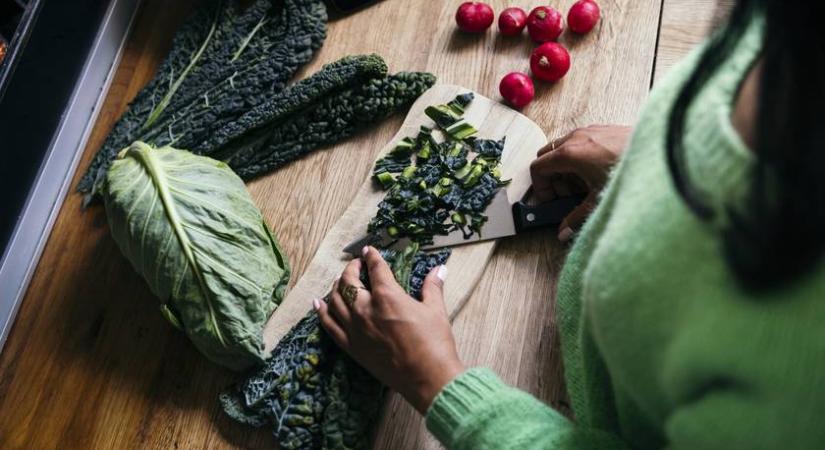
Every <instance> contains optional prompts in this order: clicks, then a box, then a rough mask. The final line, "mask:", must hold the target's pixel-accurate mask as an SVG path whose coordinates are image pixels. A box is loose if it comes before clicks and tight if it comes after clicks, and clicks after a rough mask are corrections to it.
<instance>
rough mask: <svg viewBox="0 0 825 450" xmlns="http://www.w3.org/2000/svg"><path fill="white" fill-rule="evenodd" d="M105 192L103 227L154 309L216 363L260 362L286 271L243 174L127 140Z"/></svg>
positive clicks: (283, 258)
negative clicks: (156, 301) (157, 305)
mask: <svg viewBox="0 0 825 450" xmlns="http://www.w3.org/2000/svg"><path fill="white" fill-rule="evenodd" d="M104 191H105V192H104V201H105V205H106V215H107V217H108V220H109V226H110V228H111V233H112V236H113V237H114V239H115V241H116V242H117V245H118V247H119V248H120V250H121V251H122V252H123V254H124V255H125V256H126V258H127V259H129V261H130V262H131V263H132V266H133V267H134V268H135V270H136V271H137V272H138V273H140V275H141V276H142V277H143V278H144V279H145V280H146V282H147V283H148V284H149V287H150V288H151V290H152V292H153V293H154V294H155V295H156V296H157V297H158V298H160V299H161V301H162V302H163V303H162V305H161V312H162V313H163V315H164V316H165V317H166V318H167V319H168V320H169V321H170V322H171V323H172V324H173V325H175V326H176V327H178V328H180V329H182V330H183V331H184V332H186V334H187V336H188V337H189V338H190V339H191V340H192V342H193V343H194V344H195V346H196V347H197V348H198V349H199V350H200V351H201V352H202V353H203V354H204V355H206V356H207V357H208V358H209V359H211V360H212V361H214V362H216V363H218V364H221V365H224V366H226V367H229V368H231V369H235V370H240V369H244V368H247V367H249V366H251V365H253V364H257V363H261V362H262V361H263V360H264V359H265V358H266V355H264V345H263V340H262V331H263V327H264V324H265V323H266V320H267V318H268V317H269V315H270V313H271V312H272V311H273V310H274V309H275V307H276V306H278V304H279V303H280V301H281V299H282V298H283V295H284V291H285V289H286V285H287V282H288V281H289V274H290V270H289V264H288V262H287V258H286V256H285V255H284V253H283V252H282V251H281V249H280V247H279V245H278V242H277V241H276V239H275V237H274V236H273V234H272V232H271V231H270V229H269V227H268V226H267V225H266V223H265V222H264V220H263V217H262V216H261V212H260V211H259V210H258V208H257V207H256V206H255V204H254V203H253V202H252V198H251V197H250V196H249V193H248V192H247V190H246V187H245V186H244V183H243V181H242V180H241V179H240V178H239V177H238V176H237V175H235V173H234V172H232V170H231V169H230V168H229V166H227V165H226V164H224V163H222V162H219V161H216V160H214V159H211V158H208V157H204V156H198V155H194V154H192V153H190V152H187V151H183V150H177V149H174V148H171V147H162V148H152V147H150V146H149V145H147V144H145V143H142V142H136V143H134V144H132V145H131V146H130V147H128V148H126V149H124V150H123V151H122V152H120V153H119V154H118V157H117V159H116V160H115V161H114V162H113V163H112V166H111V168H110V170H109V172H108V174H107V180H106V189H105V190H104Z"/></svg>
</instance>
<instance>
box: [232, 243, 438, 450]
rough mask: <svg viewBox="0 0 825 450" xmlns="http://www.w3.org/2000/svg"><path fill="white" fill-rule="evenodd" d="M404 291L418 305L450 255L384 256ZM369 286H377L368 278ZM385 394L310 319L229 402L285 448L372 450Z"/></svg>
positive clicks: (412, 251)
mask: <svg viewBox="0 0 825 450" xmlns="http://www.w3.org/2000/svg"><path fill="white" fill-rule="evenodd" d="M383 256H384V258H385V259H386V260H387V261H388V262H389V264H390V267H392V269H393V272H394V273H395V277H396V279H397V280H398V281H399V283H400V284H401V285H402V286H403V287H405V289H407V290H408V292H410V294H411V295H413V296H414V297H416V298H418V297H419V296H420V292H421V285H422V283H423V279H424V277H425V276H426V274H427V273H429V271H430V270H431V269H432V268H433V267H436V266H438V265H440V264H443V263H444V262H445V261H446V260H447V258H448V257H449V251H443V252H439V253H435V254H430V255H428V254H425V253H422V252H418V246H417V245H414V244H413V245H412V246H410V247H408V248H406V249H404V250H402V251H391V250H387V251H384V252H383ZM362 281H364V284H365V285H366V286H369V280H368V278H367V277H366V273H363V274H362ZM383 393H384V387H383V386H381V383H379V382H378V381H377V380H375V379H374V378H373V377H372V376H371V375H370V374H369V373H368V372H367V371H366V370H364V369H363V368H361V367H360V366H358V364H356V363H355V362H354V361H352V359H350V358H349V356H347V355H346V354H345V353H344V352H342V351H341V350H340V349H339V348H338V347H337V346H336V345H335V344H334V343H333V342H332V340H331V339H330V338H329V336H327V334H326V333H325V332H324V331H323V330H322V328H321V326H320V323H319V321H318V315H317V314H315V313H314V312H311V313H309V314H308V315H307V316H306V317H305V318H304V319H302V320H301V322H299V323H298V325H296V326H295V328H293V329H292V330H291V331H290V332H289V333H288V334H287V335H286V336H285V337H284V338H283V339H282V340H281V342H279V343H278V346H277V347H276V348H275V349H274V350H273V351H272V357H271V358H270V359H269V360H267V362H266V365H265V366H264V367H263V368H261V369H260V370H258V371H256V372H255V373H253V374H252V375H251V376H250V377H249V378H247V379H246V381H244V382H242V383H240V384H239V385H237V386H235V387H233V388H231V389H230V390H228V391H226V392H224V393H223V394H221V397H220V401H221V404H222V406H223V408H224V411H226V413H227V414H228V415H229V416H231V417H232V418H234V419H235V420H238V421H239V422H242V423H246V424H249V425H253V426H257V427H260V426H265V425H267V424H269V425H271V426H273V427H274V433H275V436H276V438H277V440H278V444H279V446H280V448H282V449H285V450H293V449H364V448H367V447H368V444H369V441H368V436H369V431H370V428H371V427H372V424H373V423H374V422H375V419H376V417H377V414H378V411H379V408H380V405H381V400H382V398H383Z"/></svg>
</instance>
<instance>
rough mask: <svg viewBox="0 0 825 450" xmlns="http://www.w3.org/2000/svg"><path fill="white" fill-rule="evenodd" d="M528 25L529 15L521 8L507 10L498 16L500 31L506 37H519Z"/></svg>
mask: <svg viewBox="0 0 825 450" xmlns="http://www.w3.org/2000/svg"><path fill="white" fill-rule="evenodd" d="M526 25H527V13H526V12H524V10H523V9H521V8H515V7H513V8H507V9H505V10H504V11H502V12H501V14H499V15H498V29H499V31H501V34H503V35H505V36H518V35H519V34H521V30H523V29H524V27H525V26H526Z"/></svg>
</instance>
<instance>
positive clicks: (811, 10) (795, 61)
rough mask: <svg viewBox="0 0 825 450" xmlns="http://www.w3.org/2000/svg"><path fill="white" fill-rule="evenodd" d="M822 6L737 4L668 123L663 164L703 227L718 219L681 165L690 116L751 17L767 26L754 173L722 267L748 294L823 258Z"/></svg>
mask: <svg viewBox="0 0 825 450" xmlns="http://www.w3.org/2000/svg"><path fill="white" fill-rule="evenodd" d="M823 3H825V2H821V1H805V2H786V1H780V0H739V1H738V2H737V3H736V5H735V7H734V9H733V11H732V13H731V15H730V18H729V20H728V23H727V25H726V27H725V29H724V31H722V32H720V33H718V34H717V35H715V36H714V37H713V38H711V41H710V42H709V44H708V46H707V47H706V50H705V51H704V53H703V55H702V56H701V58H700V63H699V66H698V67H699V68H698V69H697V70H696V71H695V72H694V73H693V75H692V76H691V77H690V79H689V80H688V81H687V83H686V84H685V86H684V87H683V88H682V91H681V93H680V94H679V96H678V98H677V101H676V103H675V104H674V106H673V109H672V111H671V114H670V125H669V127H670V128H669V130H668V134H667V140H666V152H667V163H668V167H669V169H670V172H671V176H672V178H673V183H674V185H675V187H676V189H677V191H678V192H679V194H680V195H681V197H682V198H683V199H684V201H685V202H686V204H687V205H688V207H689V208H690V209H691V210H692V211H693V212H694V213H695V214H696V215H697V216H698V217H700V218H701V219H703V220H710V219H712V218H714V215H715V212H714V211H713V209H712V208H711V207H710V206H709V205H708V204H707V203H706V201H705V199H704V198H703V194H702V192H701V190H700V189H699V188H698V187H697V186H695V185H693V184H691V181H690V179H689V177H688V174H687V171H686V168H685V163H684V148H683V142H682V140H683V133H684V124H685V119H686V116H687V110H688V108H689V106H690V104H691V102H692V100H693V98H694V97H695V96H696V94H697V93H698V92H699V91H700V90H701V89H702V86H703V85H704V83H705V82H707V80H708V79H709V78H710V77H711V76H712V75H713V74H714V72H715V71H716V70H717V69H718V68H719V67H720V65H721V64H722V63H723V62H724V61H725V59H726V58H727V57H728V56H730V54H731V52H732V51H733V49H734V48H735V47H736V45H737V43H738V42H739V40H740V39H741V38H742V36H743V34H744V32H745V30H746V29H747V28H748V26H749V24H750V22H751V20H753V18H754V16H755V15H761V16H762V17H763V20H764V21H765V31H764V43H763V49H762V53H761V56H760V57H761V60H762V64H761V67H762V73H761V80H760V83H759V94H758V102H757V105H758V111H757V123H756V127H755V129H756V134H755V136H754V137H755V142H756V145H755V148H754V149H753V151H754V152H755V154H756V164H755V166H754V168H753V172H752V177H751V182H750V183H751V184H750V186H749V189H748V194H747V198H746V201H745V203H744V205H743V206H741V207H738V208H737V207H733V206H730V207H729V209H728V211H726V212H727V214H728V215H729V219H730V221H729V225H728V226H727V229H725V230H724V232H723V239H724V248H725V253H726V255H725V256H726V258H727V261H728V265H729V267H730V268H731V271H732V272H733V274H734V275H735V277H736V278H737V279H738V280H739V281H740V282H741V284H742V285H743V286H744V287H745V288H747V289H750V290H759V291H762V290H765V289H768V288H774V287H779V286H782V285H784V284H785V283H787V282H790V281H792V280H794V279H796V278H797V277H799V276H801V275H804V274H805V273H806V272H807V271H809V270H810V269H813V268H814V267H815V266H816V264H817V263H818V262H819V260H820V258H821V257H822V255H823V253H825V31H824V30H823V29H822V27H823V25H822V23H821V21H822V20H823V19H825V15H823V14H822V9H823Z"/></svg>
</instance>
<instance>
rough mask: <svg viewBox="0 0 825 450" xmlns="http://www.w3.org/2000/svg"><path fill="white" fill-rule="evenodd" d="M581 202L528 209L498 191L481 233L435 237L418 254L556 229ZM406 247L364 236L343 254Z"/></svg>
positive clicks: (576, 197)
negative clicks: (548, 228) (545, 229)
mask: <svg viewBox="0 0 825 450" xmlns="http://www.w3.org/2000/svg"><path fill="white" fill-rule="evenodd" d="M584 198H585V195H584V194H576V195H572V196H569V197H560V198H557V199H555V200H552V201H550V202H547V203H542V204H538V205H528V204H526V203H524V202H523V201H518V202H515V203H510V200H509V199H508V198H507V190H506V189H501V190H499V191H498V193H496V195H495V196H494V197H493V200H492V201H491V202H490V204H489V205H488V206H487V208H486V209H485V210H484V215H485V216H487V222H486V223H485V224H484V226H482V227H481V233H474V234H473V235H472V236H470V237H469V238H465V236H464V233H463V232H462V231H461V230H454V231H452V232H451V233H450V234H447V235H439V236H435V237H434V238H433V243H432V244H429V245H425V246H422V250H434V249H438V248H442V247H454V246H457V245H464V244H471V243H474V242H481V241H488V240H491V239H500V238H503V237H507V236H513V235H515V234H518V233H520V232H522V231H526V230H531V229H534V228H541V227H546V226H552V225H559V224H560V223H561V221H562V220H563V219H564V218H565V217H566V216H567V215H568V214H570V212H571V211H573V209H575V208H576V206H578V205H580V204H581V202H582V201H584ZM409 243H410V240H409V239H406V238H404V239H396V238H392V237H390V236H388V235H387V234H386V233H383V234H381V235H378V236H374V235H370V234H366V235H364V236H361V237H360V238H358V239H356V240H354V241H353V242H351V243H350V244H349V245H347V246H346V247H345V248H344V252H346V253H349V254H351V255H354V256H357V255H359V254H360V252H361V249H362V248H364V246H365V245H372V246H376V247H382V248H387V247H390V248H403V247H405V246H406V245H408V244H409Z"/></svg>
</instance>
